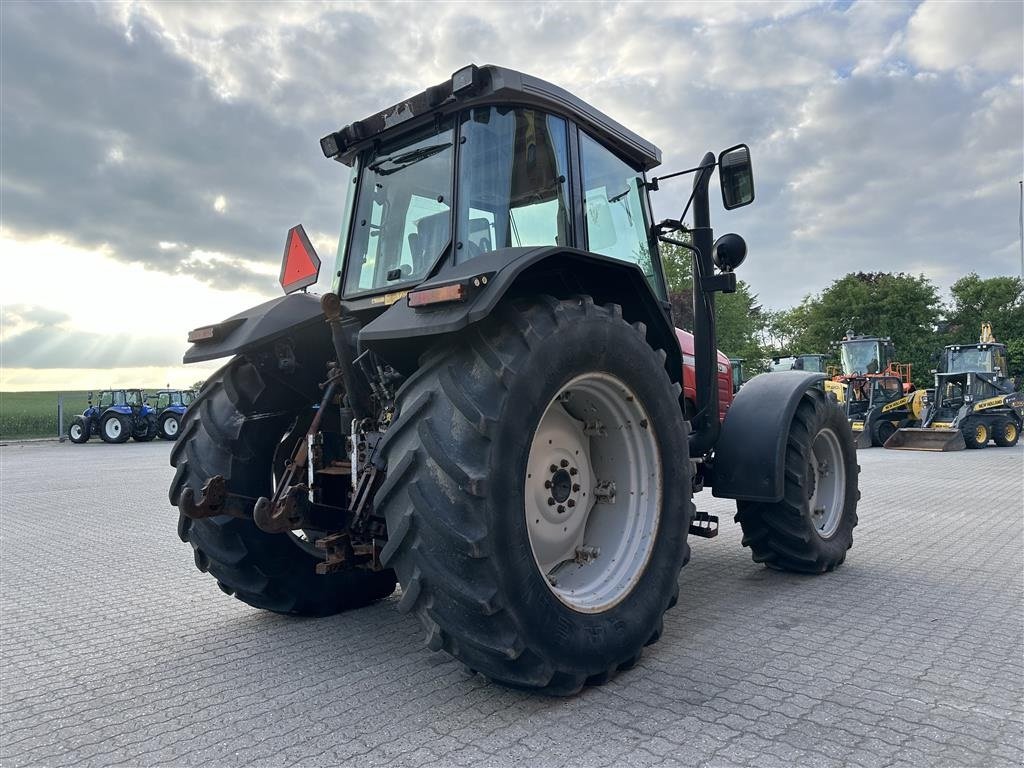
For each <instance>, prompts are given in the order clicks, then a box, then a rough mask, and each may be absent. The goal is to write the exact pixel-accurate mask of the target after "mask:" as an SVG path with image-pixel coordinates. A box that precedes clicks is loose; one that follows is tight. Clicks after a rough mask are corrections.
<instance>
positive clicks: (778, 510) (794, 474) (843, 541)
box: [736, 389, 860, 573]
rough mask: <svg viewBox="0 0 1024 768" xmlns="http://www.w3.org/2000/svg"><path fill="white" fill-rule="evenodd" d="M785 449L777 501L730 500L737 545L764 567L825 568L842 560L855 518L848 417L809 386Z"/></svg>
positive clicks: (853, 451)
mask: <svg viewBox="0 0 1024 768" xmlns="http://www.w3.org/2000/svg"><path fill="white" fill-rule="evenodd" d="M785 450H786V453H785V489H784V493H783V497H782V500H781V501H778V502H775V503H768V502H753V501H738V502H736V508H737V513H736V521H737V522H738V523H739V524H740V526H741V527H742V528H743V546H745V547H750V551H751V556H752V557H753V559H754V562H756V563H764V564H765V565H766V566H768V567H769V568H774V569H777V570H784V571H795V572H797V573H824V572H826V571H831V570H833V569H834V568H835V567H836V566H838V565H839V564H840V563H842V562H843V560H845V559H846V551H847V550H848V549H849V548H850V547H851V546H853V529H854V527H855V526H856V525H857V502H858V500H859V499H860V490H859V489H858V473H859V471H860V468H859V467H858V466H857V454H856V449H855V448H854V443H853V439H852V437H851V433H850V426H849V423H848V422H847V420H846V417H845V416H844V415H843V412H842V411H841V410H840V409H838V408H836V407H835V406H834V405H832V404H831V403H830V402H828V400H827V398H825V397H824V396H823V395H822V393H821V392H820V391H818V390H816V389H810V390H808V391H807V392H806V393H805V394H804V395H803V397H802V398H801V400H800V403H799V405H798V406H797V409H796V413H795V414H794V416H793V421H792V423H791V424H790V427H789V435H788V437H787V441H786V449H785Z"/></svg>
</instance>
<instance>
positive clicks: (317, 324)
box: [184, 293, 330, 363]
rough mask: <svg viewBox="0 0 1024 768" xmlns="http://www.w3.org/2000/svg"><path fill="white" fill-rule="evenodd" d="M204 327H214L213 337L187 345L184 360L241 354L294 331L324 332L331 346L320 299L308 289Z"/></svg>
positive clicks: (195, 361) (192, 361) (326, 341)
mask: <svg viewBox="0 0 1024 768" xmlns="http://www.w3.org/2000/svg"><path fill="white" fill-rule="evenodd" d="M204 328H211V329H213V330H212V337H211V338H210V339H208V340H206V341H202V342H198V343H195V344H193V345H192V346H191V347H189V348H188V350H187V351H186V352H185V357H184V362H185V363H198V362H200V361H203V360H215V359H217V358H219V357H227V356H229V355H239V354H244V353H246V352H249V351H251V350H253V349H256V348H258V347H263V346H266V345H267V344H270V343H272V342H274V341H277V340H278V339H281V338H283V337H285V336H288V335H290V334H295V333H300V334H301V335H303V336H305V335H308V334H316V333H320V334H323V342H324V343H326V344H327V346H328V347H329V346H330V337H329V335H328V332H327V324H326V323H325V322H324V314H323V310H322V309H321V308H320V299H319V298H318V297H317V296H314V295H312V294H308V293H291V294H288V295H287V296H279V297H278V298H276V299H271V300H270V301H266V302H264V303H263V304H260V305H258V306H255V307H252V308H250V309H246V310H244V311H242V312H239V313H238V314H237V315H233V316H232V317H229V318H228V319H227V320H222V321H221V322H219V323H217V324H215V325H212V326H204Z"/></svg>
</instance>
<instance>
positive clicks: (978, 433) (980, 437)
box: [974, 424, 988, 443]
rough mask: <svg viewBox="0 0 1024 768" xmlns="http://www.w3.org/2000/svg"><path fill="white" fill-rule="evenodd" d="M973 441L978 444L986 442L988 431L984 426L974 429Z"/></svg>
mask: <svg viewBox="0 0 1024 768" xmlns="http://www.w3.org/2000/svg"><path fill="white" fill-rule="evenodd" d="M974 439H975V440H976V441H977V442H979V443H987V442H988V431H987V430H986V429H985V425H984V424H979V425H978V426H976V427H975V428H974Z"/></svg>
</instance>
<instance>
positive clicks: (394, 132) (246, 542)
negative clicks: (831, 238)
mask: <svg viewBox="0 0 1024 768" xmlns="http://www.w3.org/2000/svg"><path fill="white" fill-rule="evenodd" d="M320 146H321V149H322V151H323V154H324V155H325V156H326V157H327V158H330V159H332V160H334V161H335V162H337V163H338V168H339V170H341V171H342V175H345V176H347V181H345V182H343V184H344V186H345V187H346V188H347V200H348V202H347V204H346V206H345V208H344V214H343V221H344V223H343V226H342V231H341V235H340V242H339V248H338V261H337V263H336V265H335V266H334V269H333V270H332V284H331V286H330V290H328V291H326V292H324V293H323V294H322V296H319V297H317V296H316V295H314V294H312V293H310V292H308V290H303V289H308V288H309V287H310V286H313V285H314V284H315V283H316V281H317V278H318V274H319V264H320V261H319V257H318V256H317V255H316V253H315V251H314V250H313V248H312V245H311V244H310V242H309V238H308V237H307V236H306V235H305V231H304V230H303V228H302V227H301V226H296V227H293V228H292V229H291V230H289V232H288V234H287V235H286V238H285V252H284V257H283V260H282V268H281V278H280V281H281V284H282V288H283V289H284V291H285V295H284V296H280V297H278V298H275V299H272V300H270V301H268V302H266V303H264V304H261V305H259V306H257V307H253V308H252V309H249V310H246V311H243V312H240V313H239V314H237V315H235V316H233V317H231V318H228V319H227V320H224V321H222V322H219V323H215V324H212V325H208V326H202V327H199V328H196V329H194V330H193V331H191V332H190V333H189V340H190V342H191V343H192V346H191V347H190V348H189V349H188V350H187V352H186V353H185V358H184V359H185V362H186V363H191V362H198V361H204V360H213V359H218V358H228V360H227V362H226V363H225V364H224V366H223V367H222V368H220V370H219V371H218V372H217V373H215V374H214V375H212V376H211V377H210V378H209V379H208V380H207V382H206V384H205V385H204V386H203V388H202V390H201V391H200V393H199V395H198V397H197V399H196V401H195V402H194V403H193V404H192V406H191V407H190V408H189V409H188V411H187V413H186V414H185V416H184V417H183V419H182V421H181V428H180V434H179V436H178V439H177V441H176V442H175V444H174V446H173V447H172V449H171V464H172V466H174V467H175V474H174V479H173V481H172V483H171V487H170V490H169V497H170V501H171V503H172V504H173V505H174V506H175V507H176V508H177V510H178V512H179V517H178V534H179V536H180V537H181V539H182V540H183V541H185V542H187V543H189V544H190V545H191V547H192V549H193V554H194V558H195V563H196V565H197V566H198V568H199V569H200V570H202V571H206V572H209V573H210V574H211V575H212V576H213V577H214V578H215V579H216V580H217V582H219V586H220V588H221V590H223V591H224V592H226V593H227V594H229V595H234V596H235V597H237V598H238V599H240V600H242V601H244V602H246V603H248V604H249V605H252V606H255V607H257V608H263V609H267V610H270V611H275V612H279V613H284V614H295V615H313V616H322V615H327V614H333V613H336V612H338V611H341V610H343V609H346V608H354V607H359V606H363V605H367V604H369V603H371V602H373V601H376V600H380V599H382V598H385V597H387V596H389V595H391V594H392V592H393V591H394V590H395V586H396V581H397V582H400V583H401V597H400V599H398V600H397V606H398V609H399V610H400V611H402V612H407V613H410V614H412V615H413V616H415V617H416V618H417V619H418V621H419V622H420V623H421V625H422V627H423V630H424V636H425V640H426V644H427V646H428V647H429V648H431V649H433V650H435V651H445V652H447V653H448V654H450V655H452V656H454V657H455V658H456V659H458V660H460V661H461V662H462V663H463V664H464V665H465V666H466V667H467V668H469V669H471V670H475V671H477V672H480V673H482V674H484V675H486V676H488V677H490V678H492V679H494V680H496V681H499V682H501V683H503V684H507V685H511V686H515V687H519V688H528V689H534V690H539V691H543V692H545V693H549V694H558V695H569V694H573V693H575V692H577V691H579V690H580V689H581V688H582V687H584V686H585V685H588V684H595V685H596V684H601V683H603V682H605V681H606V680H608V679H609V678H610V677H611V676H612V675H614V674H615V673H616V672H617V671H619V670H625V669H628V668H630V667H632V666H633V665H635V664H636V663H637V661H638V659H639V658H640V654H641V652H642V650H643V648H644V646H646V645H649V644H651V643H653V642H655V641H657V640H658V638H659V637H660V636H661V634H662V630H663V615H664V613H665V611H667V610H668V609H670V608H671V607H672V606H674V605H675V604H676V602H677V600H678V599H679V576H680V570H681V568H682V567H683V566H684V565H685V564H686V563H687V561H688V560H689V559H690V546H689V543H688V536H689V535H694V536H699V537H706V538H710V537H713V536H714V535H715V534H717V533H718V519H717V518H716V517H715V516H713V515H710V514H708V513H706V512H698V511H697V510H696V509H695V507H694V504H693V497H694V494H695V493H697V492H699V491H701V490H703V489H710V490H711V492H712V494H713V495H714V496H716V497H720V498H729V499H735V500H736V509H737V512H736V520H737V521H738V522H739V524H740V525H741V526H742V530H743V543H744V545H746V546H747V547H749V548H750V550H751V552H752V556H753V559H754V560H755V561H756V562H758V563H764V564H765V565H767V566H770V567H772V568H774V569H781V570H789V571H795V572H798V573H809V574H818V573H825V572H828V571H832V570H833V569H835V568H836V567H837V566H838V565H840V563H842V562H843V561H844V559H845V557H846V553H847V550H848V549H849V548H850V546H851V544H852V541H853V528H854V526H855V525H856V523H857V501H858V498H859V491H858V477H857V475H858V467H857V463H856V451H855V449H854V447H853V438H852V433H851V432H850V426H849V423H848V422H847V420H846V418H845V416H844V414H843V413H842V411H840V410H839V409H838V408H836V407H835V406H833V405H832V404H831V403H829V401H828V400H827V399H826V397H825V393H824V391H823V390H821V389H819V388H818V386H817V385H818V383H819V382H820V381H821V380H822V379H823V378H824V377H823V375H822V374H814V373H808V372H804V371H786V372H783V373H776V374H772V375H770V376H758V377H755V378H753V379H751V380H750V381H749V382H747V383H746V384H745V385H744V386H743V388H742V389H741V390H740V391H739V392H738V393H737V394H736V396H735V398H734V399H733V401H732V403H731V405H730V407H729V408H728V410H727V411H726V412H725V414H724V418H723V415H722V409H721V407H720V391H721V390H720V387H721V386H722V385H723V384H724V385H725V387H726V388H727V391H731V384H730V382H729V369H728V360H727V359H726V360H725V361H724V362H722V361H721V359H720V358H719V356H718V353H717V350H716V342H715V340H716V333H715V298H716V294H718V293H720V292H724V293H729V292H732V291H734V290H735V288H736V274H735V269H736V268H737V267H738V266H739V265H740V264H741V263H742V261H743V260H744V258H745V256H746V245H745V243H744V241H743V239H742V238H741V237H740V236H739V235H735V234H725V235H722V236H721V237H719V238H718V239H717V240H715V239H714V235H713V231H712V227H711V214H710V208H711V198H710V194H709V187H710V185H711V182H712V180H713V177H714V176H715V175H717V177H718V180H719V184H720V187H721V195H722V203H723V207H724V208H725V209H726V210H731V209H736V208H740V207H742V206H745V205H747V204H749V203H751V202H752V201H753V198H754V186H753V173H752V170H751V160H750V151H749V149H748V148H747V146H746V145H738V146H734V147H731V148H728V149H726V150H723V151H722V152H720V153H719V154H718V155H717V156H716V155H714V154H712V153H710V152H709V153H706V154H705V155H704V156H703V157H702V158H701V160H700V162H699V163H698V164H697V165H696V166H695V167H693V168H688V169H684V170H681V171H678V172H676V173H670V174H666V175H663V176H661V177H660V178H659V177H656V176H652V175H649V172H650V171H652V170H653V169H654V168H655V167H657V166H658V165H659V164H660V162H661V152H660V150H659V149H658V148H657V147H655V146H654V145H653V144H651V143H650V142H648V141H647V140H645V139H644V138H642V137H641V136H639V135H637V134H636V133H633V132H632V131H630V130H629V129H627V128H625V127H623V126H622V125H621V124H619V123H617V122H616V121H614V120H613V119H611V118H610V117H608V116H607V115H605V114H603V113H602V112H599V111H598V110H597V109H595V108H594V107H592V106H590V105H589V104H587V103H585V102H583V101H582V100H580V99H578V98H576V97H575V96H573V95H572V94H570V93H568V92H566V91H564V90H563V89H561V88H559V87H557V86H554V85H552V84H550V83H547V82H545V81H543V80H539V79H537V78H535V77H531V76H529V75H526V74H522V73H519V72H515V71H513V70H509V69H505V68H501V67H495V66H483V67H477V66H475V65H470V66H468V67H465V68H463V69H461V70H459V71H457V72H455V73H454V74H453V75H452V77H451V78H450V79H448V80H445V81H444V82H442V83H439V84H437V85H434V86H432V87H429V88H427V89H426V90H424V91H422V92H420V93H418V94H415V95H413V96H412V97H410V98H408V99H406V100H403V101H402V102H401V103H399V104H397V105H395V106H392V107H388V108H387V109H384V110H382V111H381V112H378V113H376V114H374V115H371V116H369V117H367V118H365V119H362V120H358V121H356V122H353V123H351V124H349V125H346V126H345V127H343V128H342V129H340V130H338V131H335V132H333V133H330V134H328V135H327V136H325V137H323V138H322V139H321V142H320ZM716 170H717V174H716ZM684 174H687V175H690V176H692V186H691V187H690V190H689V193H688V196H687V200H686V203H685V206H682V207H683V212H682V214H681V215H680V216H679V218H677V219H666V220H663V221H660V222H658V223H655V222H654V221H653V220H652V217H651V204H650V194H651V193H652V192H654V191H656V190H658V189H659V187H664V186H666V185H667V184H668V183H669V181H670V180H671V179H673V178H678V177H681V176H683V175H684ZM691 208H692V211H693V213H692V225H688V224H687V223H684V222H686V221H688V220H687V218H686V214H687V212H688V211H689V210H690V209H691ZM661 242H672V243H674V244H676V245H677V246H680V247H683V248H686V249H687V250H688V251H689V252H690V253H691V254H692V258H693V264H694V275H695V279H694V281H693V284H694V288H693V290H694V303H693V305H694V307H695V308H696V311H695V321H694V328H693V337H692V341H693V352H692V354H693V371H694V392H695V394H694V397H695V403H694V407H695V411H694V413H692V414H690V415H691V418H690V419H686V418H684V410H683V409H684V402H685V398H683V397H681V395H682V394H683V392H682V386H681V385H682V383H683V376H684V365H683V358H682V352H681V349H680V337H679V336H678V335H677V333H676V329H675V328H674V327H673V323H672V317H671V305H670V303H669V302H668V294H667V290H666V281H665V275H664V271H663V268H662V263H661V259H660V255H659V244H660V243H661ZM720 365H721V366H722V369H720V367H719V366H720ZM720 373H722V374H724V376H723V377H721V378H720V376H719V374H720Z"/></svg>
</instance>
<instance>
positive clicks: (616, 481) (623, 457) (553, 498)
mask: <svg viewBox="0 0 1024 768" xmlns="http://www.w3.org/2000/svg"><path fill="white" fill-rule="evenodd" d="M661 476H662V473H661V457H660V455H659V452H658V446H657V441H656V440H655V437H654V434H653V433H652V431H651V428H650V425H649V418H648V416H647V413H646V411H645V410H644V408H643V406H642V405H641V404H640V401H639V398H637V396H636V394H635V393H634V392H633V391H632V390H631V389H630V388H629V387H628V386H626V385H625V384H624V383H623V382H622V381H620V380H619V379H617V378H615V377H614V376H611V375H609V374H605V373H589V374H585V375H583V376H578V377H576V378H575V379H573V380H571V381H570V382H569V383H568V384H566V385H565V386H563V387H562V389H561V391H560V392H559V393H558V395H557V396H556V397H554V398H553V399H552V400H551V402H550V403H548V406H547V408H545V410H544V414H543V416H542V417H541V419H540V422H539V423H538V425H537V428H536V430H535V432H534V437H533V442H532V443H531V446H530V455H529V458H528V460H527V470H526V479H525V494H524V499H525V512H526V528H527V533H528V536H529V539H530V547H531V549H532V551H533V557H534V562H535V563H536V565H537V567H538V569H539V570H540V572H541V574H542V575H543V576H544V578H545V580H546V583H547V584H548V588H549V589H550V590H551V592H552V593H553V594H554V595H555V596H556V597H557V598H558V599H559V600H561V601H562V602H563V603H564V604H566V605H568V606H569V607H570V608H573V609H574V610H576V611H579V612H582V613H599V612H601V611H606V610H608V609H609V608H611V607H612V606H614V605H616V604H617V603H619V602H620V601H621V600H623V599H624V598H625V597H626V596H627V595H628V594H629V593H630V592H631V591H632V590H633V588H634V587H635V586H636V584H637V582H638V581H639V579H640V577H641V576H642V575H643V573H644V570H645V569H646V566H647V562H648V560H649V559H650V556H651V551H652V549H653V546H654V541H655V535H656V533H657V530H658V523H659V520H660V516H661V493H662V489H661Z"/></svg>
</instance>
